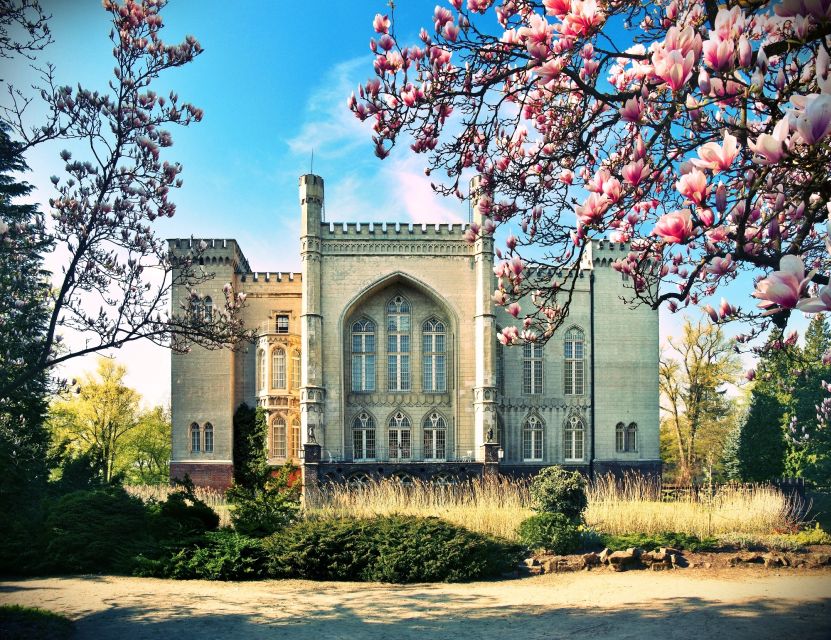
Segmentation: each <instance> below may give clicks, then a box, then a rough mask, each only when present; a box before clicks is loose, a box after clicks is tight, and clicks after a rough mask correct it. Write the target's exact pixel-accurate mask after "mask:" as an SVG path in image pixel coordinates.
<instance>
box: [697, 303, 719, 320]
mask: <svg viewBox="0 0 831 640" xmlns="http://www.w3.org/2000/svg"><path fill="white" fill-rule="evenodd" d="M701 309H702V310H703V311H704V313H706V314H707V315H708V316H710V320H712V321H713V322H718V313H717V312H716V310H715V309H713V307H712V305H709V304H705V305H704V306H703V307H701Z"/></svg>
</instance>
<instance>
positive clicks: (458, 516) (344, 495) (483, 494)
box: [309, 478, 532, 540]
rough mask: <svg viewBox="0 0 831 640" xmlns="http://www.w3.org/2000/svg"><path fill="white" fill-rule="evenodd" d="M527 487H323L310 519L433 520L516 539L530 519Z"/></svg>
mask: <svg viewBox="0 0 831 640" xmlns="http://www.w3.org/2000/svg"><path fill="white" fill-rule="evenodd" d="M529 505H530V496H529V494H528V485H527V483H526V482H524V481H517V480H510V479H505V478H500V479H478V480H473V481H471V482H468V483H463V484H457V485H440V484H436V483H431V482H420V481H415V482H414V483H413V484H407V485H405V484H402V483H401V482H399V481H397V480H381V481H377V482H376V481H370V482H368V483H367V484H366V485H365V486H363V487H357V488H356V487H347V486H345V485H332V486H328V487H326V488H325V489H324V490H323V491H322V492H321V495H320V499H319V500H318V501H317V504H316V505H315V506H314V507H312V508H311V509H309V513H310V515H312V516H313V517H314V516H321V517H326V516H334V517H341V516H358V517H371V516H376V515H387V514H393V513H396V514H402V515H413V516H436V517H439V518H442V519H444V520H447V521H449V522H452V523H454V524H458V525H462V526H465V527H467V528H468V529H472V530H474V531H479V532H481V533H486V534H489V535H495V536H500V537H503V538H507V539H509V540H512V539H516V537H517V528H518V527H519V523H520V522H522V521H523V520H524V519H525V518H527V517H528V516H529V515H531V513H532V512H531V509H530V506H529Z"/></svg>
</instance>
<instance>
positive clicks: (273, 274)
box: [240, 271, 303, 283]
mask: <svg viewBox="0 0 831 640" xmlns="http://www.w3.org/2000/svg"><path fill="white" fill-rule="evenodd" d="M302 279H303V274H302V273H297V272H294V271H254V272H251V273H244V274H242V277H241V278H240V280H241V281H242V282H254V283H256V282H301V281H302Z"/></svg>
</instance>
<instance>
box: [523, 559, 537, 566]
mask: <svg viewBox="0 0 831 640" xmlns="http://www.w3.org/2000/svg"><path fill="white" fill-rule="evenodd" d="M522 562H523V564H524V565H525V566H526V567H536V566H539V564H540V563H539V560H537V559H536V558H525V560H523V561H522Z"/></svg>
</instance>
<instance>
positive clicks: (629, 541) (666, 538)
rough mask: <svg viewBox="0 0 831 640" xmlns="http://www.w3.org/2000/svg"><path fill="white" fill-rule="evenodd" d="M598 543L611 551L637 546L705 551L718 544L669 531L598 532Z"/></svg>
mask: <svg viewBox="0 0 831 640" xmlns="http://www.w3.org/2000/svg"><path fill="white" fill-rule="evenodd" d="M600 544H601V545H602V546H604V547H608V548H609V549H611V550H612V551H623V550H625V549H629V548H630V547H639V548H641V549H646V550H648V551H652V550H654V549H657V548H658V547H674V548H675V549H685V550H686V551H707V550H710V549H715V548H717V547H718V546H719V543H718V541H717V540H716V539H715V538H699V537H698V536H691V535H687V534H686V533H675V532H671V531H667V532H663V533H627V534H621V535H610V534H606V533H601V534H600Z"/></svg>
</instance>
